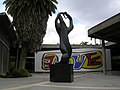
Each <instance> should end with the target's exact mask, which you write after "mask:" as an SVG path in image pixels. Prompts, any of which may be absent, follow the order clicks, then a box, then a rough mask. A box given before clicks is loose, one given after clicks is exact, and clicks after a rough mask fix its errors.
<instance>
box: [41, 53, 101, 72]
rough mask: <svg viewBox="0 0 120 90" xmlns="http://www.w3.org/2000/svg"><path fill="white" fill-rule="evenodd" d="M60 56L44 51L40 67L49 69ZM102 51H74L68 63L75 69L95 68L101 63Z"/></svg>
mask: <svg viewBox="0 0 120 90" xmlns="http://www.w3.org/2000/svg"><path fill="white" fill-rule="evenodd" d="M59 59H60V57H58V55H57V54H55V53H45V54H43V56H42V69H43V70H49V69H50V65H51V64H55V63H58V62H59ZM102 60H103V59H102V52H101V51H94V52H84V53H83V52H82V53H79V52H75V53H72V56H71V58H70V60H69V64H73V68H74V69H75V70H80V69H81V68H84V69H97V68H99V67H101V66H102V65H103V63H102Z"/></svg>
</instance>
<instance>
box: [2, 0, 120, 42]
mask: <svg viewBox="0 0 120 90" xmlns="http://www.w3.org/2000/svg"><path fill="white" fill-rule="evenodd" d="M3 1H4V0H0V12H3V11H4V6H3V5H2V2H3ZM57 8H58V9H57V12H56V14H53V16H52V17H49V21H48V27H47V32H46V35H45V37H44V42H43V43H44V44H56V43H59V36H58V34H57V33H56V29H55V26H54V21H55V18H56V15H57V13H58V12H64V11H66V12H68V14H70V15H71V16H72V18H73V21H74V29H73V30H72V31H71V32H70V34H69V40H70V43H71V44H79V43H81V42H82V41H84V42H85V41H86V42H89V43H92V41H91V39H90V38H89V37H88V29H89V28H91V27H92V26H94V25H96V24H98V23H100V22H102V21H104V20H106V19H108V18H110V17H111V16H113V15H115V14H117V13H119V12H120V0H58V5H57Z"/></svg>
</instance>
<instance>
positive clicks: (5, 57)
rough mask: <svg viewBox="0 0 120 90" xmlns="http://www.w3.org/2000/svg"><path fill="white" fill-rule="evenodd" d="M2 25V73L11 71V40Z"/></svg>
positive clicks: (0, 30)
mask: <svg viewBox="0 0 120 90" xmlns="http://www.w3.org/2000/svg"><path fill="white" fill-rule="evenodd" d="M2 31H3V29H2V28H1V27H0V75H2V74H5V73H6V72H8V71H9V41H8V37H7V36H6V35H5V33H4V32H2Z"/></svg>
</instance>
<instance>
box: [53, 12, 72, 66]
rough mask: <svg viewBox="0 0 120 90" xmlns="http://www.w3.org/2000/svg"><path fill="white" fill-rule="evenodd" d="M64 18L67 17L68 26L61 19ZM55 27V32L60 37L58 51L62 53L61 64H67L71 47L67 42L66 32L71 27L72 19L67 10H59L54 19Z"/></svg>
mask: <svg viewBox="0 0 120 90" xmlns="http://www.w3.org/2000/svg"><path fill="white" fill-rule="evenodd" d="M63 16H64V18H65V19H66V18H68V19H69V26H68V27H67V26H66V23H65V22H64V20H63ZM55 28H56V30H57V33H58V35H59V37H60V51H61V53H62V57H61V61H60V63H61V64H67V63H68V62H69V59H70V57H71V53H72V48H71V45H70V42H69V38H68V34H69V33H70V32H71V30H72V29H73V20H72V18H71V16H70V15H69V14H68V13H67V12H60V13H58V15H57V17H56V19H55Z"/></svg>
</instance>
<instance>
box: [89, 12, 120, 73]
mask: <svg viewBox="0 0 120 90" xmlns="http://www.w3.org/2000/svg"><path fill="white" fill-rule="evenodd" d="M88 36H89V37H91V38H96V39H100V40H102V49H103V55H104V58H103V59H104V63H103V66H104V67H103V72H104V74H106V73H107V71H106V64H107V63H106V60H105V58H106V55H105V48H111V49H113V50H114V52H115V53H116V56H119V55H120V51H119V48H120V13H118V14H116V15H114V16H112V17H111V18H108V19H107V20H105V21H103V22H101V23H99V24H98V25H96V26H94V27H92V28H90V29H89V30H88ZM105 41H108V43H109V42H114V44H111V45H109V46H107V47H106V45H105ZM118 59H119V58H118ZM119 62H120V60H119ZM118 68H119V65H118Z"/></svg>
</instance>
